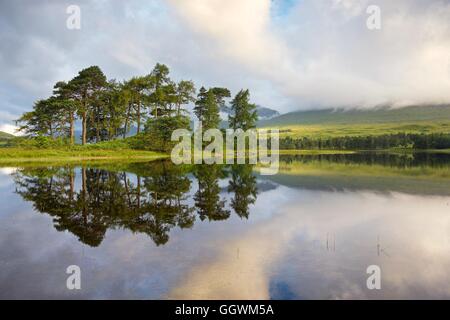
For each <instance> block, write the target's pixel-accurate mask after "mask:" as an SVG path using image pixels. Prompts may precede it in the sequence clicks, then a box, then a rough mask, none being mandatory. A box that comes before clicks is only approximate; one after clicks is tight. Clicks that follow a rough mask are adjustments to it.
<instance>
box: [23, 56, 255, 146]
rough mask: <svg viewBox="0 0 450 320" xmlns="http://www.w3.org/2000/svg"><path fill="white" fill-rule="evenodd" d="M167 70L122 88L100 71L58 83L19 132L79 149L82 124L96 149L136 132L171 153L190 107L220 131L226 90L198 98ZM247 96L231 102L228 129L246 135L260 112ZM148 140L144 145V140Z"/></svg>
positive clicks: (190, 84)
mask: <svg viewBox="0 0 450 320" xmlns="http://www.w3.org/2000/svg"><path fill="white" fill-rule="evenodd" d="M169 73H170V72H169V68H168V67H167V66H166V65H164V64H159V63H158V64H156V66H155V67H154V68H153V70H152V71H151V72H150V73H149V74H148V75H145V76H140V77H133V78H131V79H129V80H125V81H122V82H119V81H116V80H114V79H113V80H108V79H107V78H106V76H105V74H104V73H103V71H102V70H101V69H100V68H99V67H98V66H92V67H89V68H86V69H83V70H81V71H80V72H79V73H78V75H77V76H76V77H74V78H73V79H72V80H70V81H68V82H64V81H60V82H57V83H56V84H55V86H54V89H53V94H52V96H51V97H49V98H47V99H42V100H39V101H37V102H36V103H35V104H34V107H33V110H32V111H30V112H26V113H24V114H23V115H22V116H21V117H20V119H18V120H17V124H18V125H19V130H20V131H22V132H24V133H25V134H26V135H27V136H29V137H48V138H51V139H54V140H57V139H66V140H67V142H68V144H70V145H74V144H75V140H76V139H75V138H76V137H75V127H76V123H77V121H79V122H80V124H81V130H82V133H81V143H82V144H83V145H84V144H86V143H97V142H102V141H110V140H114V139H117V138H125V137H126V136H127V134H128V133H129V132H130V129H131V128H132V127H135V128H136V131H137V135H138V136H141V134H142V136H143V139H142V141H141V142H142V143H141V147H142V146H143V145H145V144H146V143H147V144H148V145H149V146H150V148H152V149H153V150H160V151H166V150H167V149H169V148H170V137H171V133H172V131H173V130H175V129H181V128H190V124H191V119H190V117H189V114H188V112H187V110H186V109H185V107H186V105H188V104H191V103H193V104H195V108H194V113H195V115H196V116H197V118H198V119H199V120H200V121H202V122H203V127H206V128H219V126H220V121H221V119H220V115H219V111H220V107H221V106H222V105H224V103H225V98H229V97H231V93H230V91H229V90H228V89H226V88H218V87H215V88H209V89H206V88H204V87H202V88H201V89H200V90H199V93H198V95H196V89H195V85H194V83H193V82H192V81H186V80H182V81H180V82H175V81H173V80H172V79H171V78H170V75H169ZM249 95H250V94H249V91H248V90H241V91H240V92H239V93H238V94H237V95H236V97H235V98H234V99H233V100H232V101H231V108H232V111H233V115H232V116H230V119H229V121H230V126H231V127H233V128H242V129H246V128H248V127H255V125H256V120H257V116H256V106H255V105H254V104H250V102H249ZM145 138H146V139H145Z"/></svg>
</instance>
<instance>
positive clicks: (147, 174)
mask: <svg viewBox="0 0 450 320" xmlns="http://www.w3.org/2000/svg"><path fill="white" fill-rule="evenodd" d="M282 160H283V161H282V163H281V164H280V173H279V174H278V175H275V176H261V175H259V173H258V168H255V167H252V166H250V165H240V166H239V165H236V166H206V165H203V166H197V167H178V166H173V165H172V164H171V163H169V162H165V161H156V162H152V163H138V164H117V163H113V164H98V165H90V166H73V167H70V166H67V167H57V166H51V165H43V166H41V167H26V168H1V169H0V198H1V199H2V200H1V201H2V210H1V212H0V271H1V272H0V298H44V299H49V298H63V299H72V298H89V299H91V298H94V299H105V298H125V299H127V298H138V299H167V298H183V299H200V298H202V299H352V298H355V299H387V298H394V299H410V298H423V299H428V298H450V155H448V154H447V155H446V154H440V155H439V154H434V155H432V154H416V155H387V154H355V155H323V156H286V157H283V159H282ZM69 265H78V266H80V268H81V287H82V288H81V290H74V291H70V290H68V289H67V288H66V279H67V276H68V275H67V274H66V273H65V272H66V268H67V267H68V266H69ZM369 265H378V266H380V268H381V271H382V280H381V285H382V288H381V290H368V289H367V287H366V279H367V277H368V275H367V274H366V269H367V267H368V266H369Z"/></svg>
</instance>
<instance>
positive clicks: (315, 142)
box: [280, 133, 450, 150]
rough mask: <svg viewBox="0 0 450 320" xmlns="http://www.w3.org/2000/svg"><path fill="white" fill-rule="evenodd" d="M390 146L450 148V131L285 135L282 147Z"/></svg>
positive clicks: (365, 147)
mask: <svg viewBox="0 0 450 320" xmlns="http://www.w3.org/2000/svg"><path fill="white" fill-rule="evenodd" d="M389 148H412V149H447V148H450V134H449V133H431V134H415V133H395V134H383V135H370V136H343V137H329V138H311V137H301V138H295V137H289V136H287V137H283V138H281V139H280V149H282V150H285V149H286V150H289V149H324V150H380V149H389Z"/></svg>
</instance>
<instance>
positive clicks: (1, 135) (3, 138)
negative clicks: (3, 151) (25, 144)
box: [0, 131, 14, 147]
mask: <svg viewBox="0 0 450 320" xmlns="http://www.w3.org/2000/svg"><path fill="white" fill-rule="evenodd" d="M12 138H14V136H13V135H12V134H9V133H6V132H3V131H0V147H1V146H4V145H6V144H7V143H8V141H9V140H11V139H12Z"/></svg>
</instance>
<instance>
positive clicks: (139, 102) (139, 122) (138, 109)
mask: <svg viewBox="0 0 450 320" xmlns="http://www.w3.org/2000/svg"><path fill="white" fill-rule="evenodd" d="M140 132H141V100H140V99H139V100H138V107H137V134H139V133H140Z"/></svg>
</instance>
